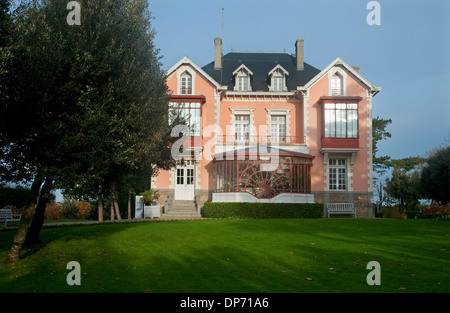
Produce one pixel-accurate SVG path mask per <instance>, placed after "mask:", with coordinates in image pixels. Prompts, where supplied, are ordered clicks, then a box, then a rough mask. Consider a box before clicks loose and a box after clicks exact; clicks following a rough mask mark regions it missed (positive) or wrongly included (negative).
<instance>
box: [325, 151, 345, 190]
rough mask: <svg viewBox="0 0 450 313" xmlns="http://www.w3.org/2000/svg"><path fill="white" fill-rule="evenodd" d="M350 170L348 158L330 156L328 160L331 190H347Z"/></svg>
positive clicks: (329, 186)
mask: <svg viewBox="0 0 450 313" xmlns="http://www.w3.org/2000/svg"><path fill="white" fill-rule="evenodd" d="M348 172H349V170H348V160H347V159H346V158H330V159H329V160H328V189H329V190H330V191H347V190H348V182H349V179H348V174H349V173H348Z"/></svg>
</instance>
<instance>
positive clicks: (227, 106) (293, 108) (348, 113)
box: [152, 38, 381, 217]
mask: <svg viewBox="0 0 450 313" xmlns="http://www.w3.org/2000/svg"><path fill="white" fill-rule="evenodd" d="M214 43H215V56H214V61H213V62H211V63H209V64H207V65H205V66H203V67H199V66H198V65H196V64H195V63H194V62H192V61H191V60H190V59H189V58H187V57H183V58H182V59H181V60H180V61H178V62H177V63H176V64H175V65H174V66H172V68H170V69H169V71H168V72H167V75H168V80H167V84H168V87H169V89H170V90H171V92H172V95H171V100H170V103H169V106H170V108H171V109H172V110H174V109H175V110H180V112H182V114H183V115H184V116H186V117H187V118H188V120H189V129H190V130H189V134H187V135H186V137H185V138H184V139H186V140H185V141H183V142H182V143H184V146H183V147H184V150H183V153H182V155H183V158H184V160H185V161H184V162H180V165H179V166H177V167H176V168H174V169H172V170H169V171H160V172H159V173H158V175H157V176H156V177H154V178H153V180H152V185H153V187H155V188H157V189H159V192H160V194H161V195H162V197H161V199H160V203H161V204H162V205H163V206H164V210H165V212H166V213H167V212H170V211H171V210H172V211H173V210H175V209H176V207H177V206H191V207H195V208H197V209H198V212H200V209H201V208H202V207H203V205H204V203H205V202H206V201H219V202H271V203H272V202H273V203H277V202H306V203H314V202H320V203H328V202H352V203H354V205H355V207H356V209H357V216H361V217H370V216H372V215H373V212H372V205H371V199H372V198H373V186H372V176H373V172H372V99H373V97H374V96H375V95H376V94H377V93H378V92H379V91H380V89H381V88H379V87H375V86H374V85H373V84H371V83H370V82H369V81H367V79H365V78H364V77H363V76H362V75H361V74H360V73H359V68H357V67H352V66H350V65H348V64H347V63H346V62H345V61H344V60H342V59H341V58H337V59H336V60H334V61H333V62H332V63H331V64H329V65H328V66H327V67H326V68H324V69H323V70H319V69H317V68H315V67H313V66H311V65H309V64H308V63H306V62H304V59H303V40H302V39H298V40H296V42H295V53H294V54H292V55H290V54H287V53H285V52H250V51H246V52H245V51H240V52H238V51H232V52H230V53H228V54H226V55H222V40H221V39H220V38H215V41H214ZM178 143H180V142H178Z"/></svg>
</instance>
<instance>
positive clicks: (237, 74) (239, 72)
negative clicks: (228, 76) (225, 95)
mask: <svg viewBox="0 0 450 313" xmlns="http://www.w3.org/2000/svg"><path fill="white" fill-rule="evenodd" d="M233 76H234V80H235V84H234V90H235V91H252V86H251V83H250V82H251V76H253V72H252V71H250V70H249V69H248V68H247V67H246V66H245V65H244V64H242V65H241V66H239V67H238V68H237V69H236V70H235V71H234V72H233Z"/></svg>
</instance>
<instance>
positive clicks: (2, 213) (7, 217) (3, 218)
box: [0, 209, 22, 227]
mask: <svg viewBox="0 0 450 313" xmlns="http://www.w3.org/2000/svg"><path fill="white" fill-rule="evenodd" d="M21 218H22V214H13V213H12V211H11V209H0V222H5V227H6V223H8V222H20V219H21Z"/></svg>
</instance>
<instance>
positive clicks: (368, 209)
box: [313, 191, 375, 218]
mask: <svg viewBox="0 0 450 313" xmlns="http://www.w3.org/2000/svg"><path fill="white" fill-rule="evenodd" d="M313 194H314V201H315V202H317V203H323V216H324V217H327V208H326V205H327V203H353V205H354V206H355V208H356V217H367V218H373V217H375V207H374V205H373V204H372V202H371V200H372V198H373V193H372V192H352V191H350V192H339V191H337V192H330V191H314V192H313ZM338 216H339V215H334V216H333V217H338ZM342 216H346V215H342Z"/></svg>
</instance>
